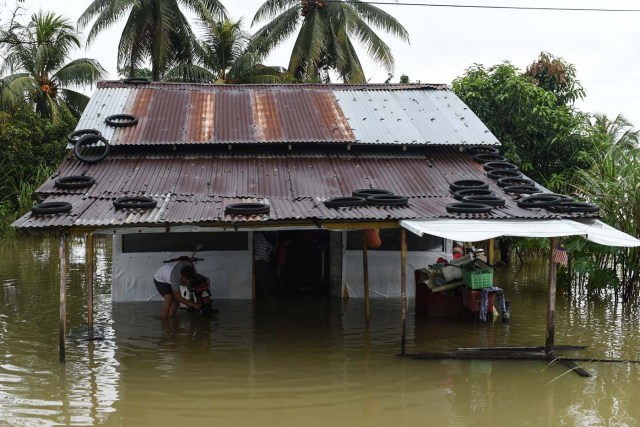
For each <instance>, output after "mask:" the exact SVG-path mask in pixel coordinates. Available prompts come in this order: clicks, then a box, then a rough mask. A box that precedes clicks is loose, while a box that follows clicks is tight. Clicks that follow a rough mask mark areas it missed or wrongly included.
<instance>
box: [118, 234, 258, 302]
mask: <svg viewBox="0 0 640 427" xmlns="http://www.w3.org/2000/svg"><path fill="white" fill-rule="evenodd" d="M180 255H188V254H186V253H185V252H134V253H123V252H122V236H119V235H118V236H114V237H113V264H112V271H113V277H112V286H111V300H112V301H114V302H128V301H161V300H162V298H161V297H160V295H158V293H157V291H156V287H155V285H154V284H153V274H154V273H155V271H156V270H157V269H158V267H159V266H161V265H162V263H163V261H165V260H167V259H170V258H174V257H177V256H180ZM197 256H198V257H199V258H204V261H199V262H198V263H197V264H196V269H197V271H198V272H199V273H201V274H203V275H205V276H207V277H208V278H209V279H210V280H211V284H212V286H211V288H212V291H213V298H214V299H251V295H252V290H251V251H249V250H246V251H207V252H198V254H197Z"/></svg>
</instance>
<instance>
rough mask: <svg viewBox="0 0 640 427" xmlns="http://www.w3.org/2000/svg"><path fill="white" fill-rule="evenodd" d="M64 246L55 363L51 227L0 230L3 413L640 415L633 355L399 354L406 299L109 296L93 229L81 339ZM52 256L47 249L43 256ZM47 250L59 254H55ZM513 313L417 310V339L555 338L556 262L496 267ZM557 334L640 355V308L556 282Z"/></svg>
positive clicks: (413, 421)
mask: <svg viewBox="0 0 640 427" xmlns="http://www.w3.org/2000/svg"><path fill="white" fill-rule="evenodd" d="M82 245H83V242H82V239H76V240H74V241H73V246H74V247H75V246H79V247H80V249H77V248H76V249H73V250H72V251H70V257H69V265H70V271H69V280H68V283H69V287H68V323H69V331H70V334H69V336H68V339H67V363H65V364H63V365H61V364H59V363H58V362H57V352H58V347H57V345H58V283H59V281H58V277H57V274H58V272H57V250H58V247H57V242H56V239H51V240H49V239H37V240H19V241H10V242H1V243H0V259H2V260H3V264H2V269H0V349H2V350H1V351H0V425H11V426H14V425H18V426H35V425H136V426H151V425H153V426H156V425H157V426H164V425H174V424H180V423H186V422H189V423H191V422H194V421H195V422H209V423H211V422H215V423H216V424H220V425H230V426H245V425H261V426H270V425H273V426H276V425H277V426H289V425H291V426H294V425H295V426H299V425H305V426H316V425H317V426H326V425H335V426H350V427H352V426H388V425H406V426H409V425H423V424H425V423H426V424H429V425H446V426H469V425H532V426H533V425H535V426H538V425H549V426H555V425H637V424H638V420H640V408H638V407H637V406H636V405H634V402H635V400H634V399H635V397H634V396H635V395H637V394H638V392H640V385H639V384H640V381H639V380H640V370H639V365H637V364H598V363H595V362H593V363H590V362H586V363H585V364H584V367H585V368H586V369H587V370H588V371H589V372H591V373H592V374H593V377H592V378H588V379H585V378H581V377H578V376H577V375H575V374H572V373H570V374H565V372H566V371H567V368H566V367H563V366H561V365H558V364H554V365H551V366H546V365H545V364H543V363H540V362H535V361H532V362H525V361H518V362H486V361H453V360H445V361H425V360H411V359H405V358H398V357H397V356H396V353H397V352H398V351H399V348H400V342H399V340H400V323H399V321H400V301H399V300H391V299H387V300H373V301H372V306H371V309H372V316H371V320H372V321H371V324H370V325H369V327H365V323H364V304H363V302H362V301H360V300H350V301H346V302H343V301H339V300H316V299H296V300H286V299H283V300H270V301H266V302H264V303H260V304H257V305H255V306H254V305H253V304H252V303H251V302H250V301H218V302H217V303H216V304H217V307H218V308H219V309H220V313H219V315H218V316H216V317H214V318H212V319H203V318H201V317H198V316H191V315H190V314H189V313H181V315H180V316H179V317H178V318H177V319H176V320H175V321H173V322H164V323H163V322H162V321H161V320H160V318H159V307H158V304H157V303H124V304H115V305H112V304H111V302H110V295H109V282H110V280H111V279H110V276H109V271H110V264H109V263H110V257H109V241H108V240H104V239H96V245H97V247H96V253H97V254H98V259H99V261H98V262H97V263H96V265H97V270H98V271H97V273H96V283H97V286H96V287H97V289H98V295H97V296H96V301H95V310H96V311H95V322H96V324H99V325H101V326H103V327H104V335H105V338H106V339H105V340H104V341H86V340H84V339H83V337H84V336H85V335H86V330H85V324H86V313H87V311H86V288H85V286H84V279H85V274H86V272H85V271H84V268H85V267H84V264H85V259H84V256H85V251H84V248H83V246H82ZM42 259H47V262H43V261H42ZM49 262H51V265H50V264H49ZM496 281H499V284H500V285H501V286H502V287H503V288H504V289H505V291H506V293H507V297H508V298H509V299H510V300H511V307H512V317H511V323H509V324H503V323H501V322H500V321H498V322H495V323H489V324H484V323H475V324H474V323H471V322H468V321H462V320H454V321H450V320H447V321H444V320H438V319H425V318H415V317H414V316H413V305H412V304H410V307H409V308H410V309H409V316H408V330H407V344H408V345H407V350H408V351H409V352H414V351H424V352H427V351H438V350H451V349H455V348H458V347H478V346H508V345H511V346H528V345H542V344H544V341H545V331H544V318H545V314H546V306H545V304H546V301H545V281H546V272H545V271H544V268H543V267H541V266H539V265H538V266H536V265H530V266H527V267H526V268H523V269H520V270H514V271H505V272H497V273H496ZM556 319H557V329H556V339H557V342H558V343H559V344H574V345H575V344H583V345H587V346H589V347H588V349H587V350H586V351H582V352H575V354H576V355H577V356H580V357H594V358H598V357H607V358H614V357H615V358H617V357H621V358H633V359H639V358H640V355H639V353H640V336H639V330H640V326H639V322H638V308H637V306H629V307H621V306H619V305H616V304H615V302H613V300H611V299H607V298H602V299H585V298H579V297H578V296H576V295H575V294H573V293H570V292H566V291H564V290H561V291H560V292H559V301H558V305H557V313H556Z"/></svg>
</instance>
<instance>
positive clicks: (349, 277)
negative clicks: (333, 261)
mask: <svg viewBox="0 0 640 427" xmlns="http://www.w3.org/2000/svg"><path fill="white" fill-rule="evenodd" d="M439 257H445V258H447V259H448V258H451V253H447V252H442V251H436V250H431V251H408V252H407V269H406V274H407V276H406V277H407V282H406V284H407V295H408V296H409V298H413V296H414V295H415V280H414V271H415V270H419V269H421V268H424V267H426V266H428V265H430V264H434V263H435V262H436V260H437V259H438V258H439ZM367 258H368V265H369V297H371V298H386V297H395V298H398V297H400V285H399V283H400V251H377V250H375V249H369V251H368V252H367ZM342 261H343V265H342V286H344V287H345V288H346V290H347V292H348V293H349V297H351V298H364V268H363V264H362V251H345V252H344V256H343V258H342Z"/></svg>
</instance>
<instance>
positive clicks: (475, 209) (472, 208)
mask: <svg viewBox="0 0 640 427" xmlns="http://www.w3.org/2000/svg"><path fill="white" fill-rule="evenodd" d="M491 209H492V207H491V206H489V205H485V204H482V203H469V202H460V203H450V204H448V205H447V212H449V213H487V212H491Z"/></svg>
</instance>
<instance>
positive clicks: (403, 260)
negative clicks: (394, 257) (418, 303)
mask: <svg viewBox="0 0 640 427" xmlns="http://www.w3.org/2000/svg"><path fill="white" fill-rule="evenodd" d="M406 268H407V230H405V229H404V228H401V229H400V299H401V300H402V328H401V335H402V338H401V340H400V352H401V353H402V354H405V352H406V349H407V272H406Z"/></svg>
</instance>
